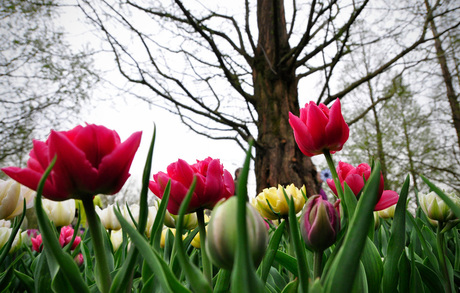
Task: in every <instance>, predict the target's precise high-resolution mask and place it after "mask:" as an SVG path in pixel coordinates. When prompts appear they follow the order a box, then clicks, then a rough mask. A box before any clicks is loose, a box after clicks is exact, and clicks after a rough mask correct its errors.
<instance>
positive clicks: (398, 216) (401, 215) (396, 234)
mask: <svg viewBox="0 0 460 293" xmlns="http://www.w3.org/2000/svg"><path fill="white" fill-rule="evenodd" d="M409 181H410V177H409V175H408V176H407V177H406V180H405V181H404V184H403V187H402V189H401V192H400V194H399V200H398V204H397V205H396V210H395V215H394V219H393V223H392V225H391V236H390V240H389V242H388V251H387V256H386V257H385V263H384V264H383V280H382V291H383V292H384V293H385V292H395V291H396V288H397V286H398V266H397V264H398V262H399V258H400V257H401V253H402V252H403V251H404V246H405V241H406V228H405V224H406V219H405V216H406V201H407V194H408V192H409Z"/></svg>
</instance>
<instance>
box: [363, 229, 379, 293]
mask: <svg viewBox="0 0 460 293" xmlns="http://www.w3.org/2000/svg"><path fill="white" fill-rule="evenodd" d="M361 262H362V264H363V267H364V272H365V273H366V280H367V288H368V291H369V292H373V291H374V290H375V288H380V283H381V282H382V275H383V262H382V258H381V257H380V254H379V252H378V250H377V248H376V247H375V245H374V243H373V242H372V240H371V239H370V238H367V241H366V245H365V246H364V251H363V255H362V256H361Z"/></svg>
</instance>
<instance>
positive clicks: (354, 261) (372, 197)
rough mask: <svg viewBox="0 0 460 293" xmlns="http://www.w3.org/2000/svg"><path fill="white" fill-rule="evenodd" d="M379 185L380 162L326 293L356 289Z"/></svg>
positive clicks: (331, 271)
mask: <svg viewBox="0 0 460 293" xmlns="http://www.w3.org/2000/svg"><path fill="white" fill-rule="evenodd" d="M379 185H380V163H379V162H376V163H375V166H374V168H373V170H372V173H371V175H370V177H369V180H368V181H367V183H366V185H365V186H364V189H363V193H362V196H361V198H360V199H359V201H358V205H357V207H356V210H355V213H354V215H353V217H352V218H351V221H350V225H349V227H348V231H347V234H346V235H345V239H344V241H343V244H342V246H341V247H340V250H339V252H338V254H337V256H336V257H335V258H334V260H333V263H332V265H331V267H330V269H329V271H328V272H327V274H326V276H325V277H324V275H323V280H324V283H323V284H324V289H325V291H326V292H349V291H350V290H351V289H352V287H353V283H354V280H355V277H356V274H357V272H358V271H359V267H360V258H361V254H362V251H363V249H364V246H365V244H366V241H367V240H366V239H367V234H368V231H369V228H370V225H371V223H372V218H373V211H374V207H375V204H376V203H377V197H378V192H379Z"/></svg>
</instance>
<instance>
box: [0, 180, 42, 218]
mask: <svg viewBox="0 0 460 293" xmlns="http://www.w3.org/2000/svg"><path fill="white" fill-rule="evenodd" d="M35 194H36V193H35V191H33V190H32V189H29V188H27V187H25V186H22V185H21V184H19V183H18V182H16V181H14V180H12V179H9V180H6V181H4V180H0V219H6V220H8V219H12V218H14V217H16V216H17V215H20V214H22V211H23V208H24V206H23V205H24V199H25V200H26V208H31V207H32V205H33V199H34V198H35Z"/></svg>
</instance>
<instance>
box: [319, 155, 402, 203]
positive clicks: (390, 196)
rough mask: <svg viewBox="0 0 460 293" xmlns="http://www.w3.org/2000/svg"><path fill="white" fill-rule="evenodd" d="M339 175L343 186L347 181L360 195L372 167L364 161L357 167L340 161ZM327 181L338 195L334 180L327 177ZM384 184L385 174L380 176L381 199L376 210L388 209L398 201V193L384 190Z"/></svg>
mask: <svg viewBox="0 0 460 293" xmlns="http://www.w3.org/2000/svg"><path fill="white" fill-rule="evenodd" d="M337 175H338V176H339V180H340V183H341V185H342V188H343V183H344V182H346V183H347V185H348V186H349V187H350V189H351V190H352V191H353V193H354V194H355V195H358V194H359V193H360V192H361V190H362V189H363V187H364V184H365V181H364V179H365V180H366V181H367V180H368V179H369V176H370V175H371V167H370V166H369V165H368V164H366V163H362V164H359V165H358V167H356V168H355V167H353V166H352V165H350V164H348V163H344V162H339V165H338V166H337ZM326 182H327V184H328V185H329V187H330V188H331V190H332V192H334V194H335V195H337V189H336V187H335V184H334V180H333V179H327V181H326ZM383 185H384V182H383V176H380V186H379V201H378V202H377V204H376V206H375V208H374V210H375V211H380V210H383V209H386V208H387V207H389V206H392V205H394V204H395V203H397V202H398V198H399V196H398V194H397V193H396V192H394V191H391V190H387V191H385V192H383Z"/></svg>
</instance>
